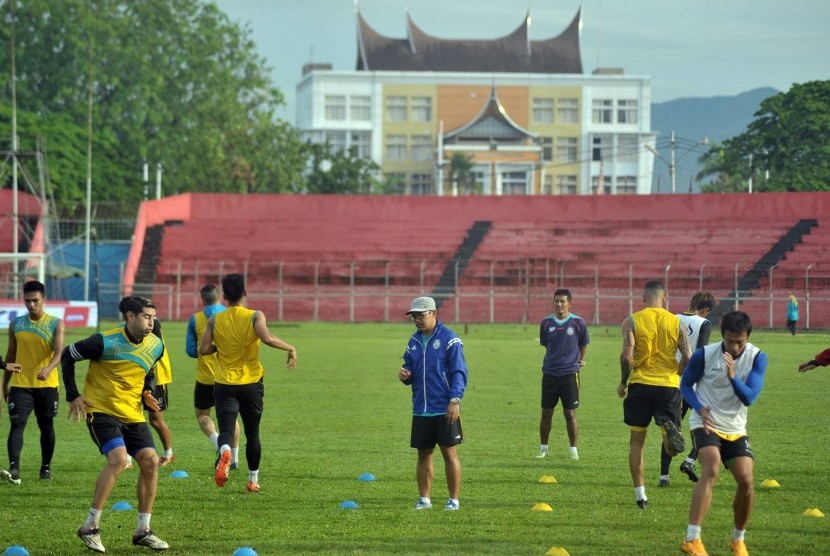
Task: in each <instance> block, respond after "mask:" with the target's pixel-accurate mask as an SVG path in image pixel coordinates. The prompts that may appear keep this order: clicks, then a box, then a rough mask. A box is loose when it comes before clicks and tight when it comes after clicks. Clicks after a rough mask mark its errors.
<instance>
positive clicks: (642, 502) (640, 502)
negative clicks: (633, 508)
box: [637, 498, 648, 510]
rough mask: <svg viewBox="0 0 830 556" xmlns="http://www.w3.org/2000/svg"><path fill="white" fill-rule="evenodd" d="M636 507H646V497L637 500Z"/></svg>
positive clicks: (643, 508)
mask: <svg viewBox="0 0 830 556" xmlns="http://www.w3.org/2000/svg"><path fill="white" fill-rule="evenodd" d="M637 507H638V508H640V509H641V510H645V509H646V508H648V498H643V499H642V500H637Z"/></svg>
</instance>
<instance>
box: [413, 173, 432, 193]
mask: <svg viewBox="0 0 830 556" xmlns="http://www.w3.org/2000/svg"><path fill="white" fill-rule="evenodd" d="M412 194H413V195H432V174H412Z"/></svg>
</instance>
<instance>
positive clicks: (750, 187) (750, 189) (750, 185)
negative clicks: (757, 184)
mask: <svg viewBox="0 0 830 556" xmlns="http://www.w3.org/2000/svg"><path fill="white" fill-rule="evenodd" d="M749 192H750V193H752V153H749Z"/></svg>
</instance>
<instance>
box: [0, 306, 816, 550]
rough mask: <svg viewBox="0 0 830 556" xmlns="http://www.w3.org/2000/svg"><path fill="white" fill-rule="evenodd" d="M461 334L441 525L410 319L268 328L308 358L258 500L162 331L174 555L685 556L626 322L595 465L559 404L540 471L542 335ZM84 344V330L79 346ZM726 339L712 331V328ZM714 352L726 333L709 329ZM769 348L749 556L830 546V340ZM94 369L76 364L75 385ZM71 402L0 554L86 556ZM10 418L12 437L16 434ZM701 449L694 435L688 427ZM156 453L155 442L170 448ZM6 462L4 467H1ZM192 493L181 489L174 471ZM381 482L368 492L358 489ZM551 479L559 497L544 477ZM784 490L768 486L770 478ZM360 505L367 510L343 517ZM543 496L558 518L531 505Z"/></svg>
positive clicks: (593, 359)
mask: <svg viewBox="0 0 830 556" xmlns="http://www.w3.org/2000/svg"><path fill="white" fill-rule="evenodd" d="M451 326H452V327H453V328H454V329H455V330H456V331H457V332H458V333H459V334H460V335H461V336H462V338H463V340H464V345H465V352H466V355H467V360H468V365H469V368H470V377H469V384H468V389H467V393H466V395H465V398H464V401H463V403H462V421H463V424H464V434H465V439H466V441H465V443H464V444H463V445H462V446H461V447H460V448H459V454H460V458H461V463H462V466H463V482H462V492H461V511H459V512H444V511H442V510H441V508H442V507H443V503H444V502H445V501H446V484H445V481H444V473H443V464H442V463H443V462H442V460H441V457H440V454H438V453H436V456H435V471H436V473H435V481H434V484H433V493H432V499H433V503H434V504H435V507H434V509H433V510H432V511H423V512H415V511H413V510H412V505H413V504H414V503H415V501H416V499H417V494H418V493H417V488H416V482H415V459H416V458H415V452H414V450H412V449H411V448H409V423H410V411H411V404H410V397H409V390H408V388H406V387H404V386H402V385H401V384H400V383H399V382H398V380H397V371H398V369H399V367H400V362H401V354H402V353H403V349H404V347H405V344H406V339H407V337H408V336H409V334H410V333H411V331H412V327H411V325H409V324H400V325H397V324H394V325H389V324H324V323H302V324H296V325H291V324H284V325H278V326H272V330H274V331H275V332H276V333H277V334H278V335H280V336H281V337H283V338H284V339H286V340H287V341H289V342H291V343H294V344H295V345H296V346H297V348H298V350H299V365H298V367H297V369H296V370H295V371H293V372H288V371H287V370H285V369H284V367H283V362H284V356H285V353H284V352H281V351H276V350H271V349H267V348H263V349H262V356H263V359H264V361H265V363H266V373H267V374H266V379H265V383H266V395H265V414H264V417H263V421H262V427H261V437H262V444H263V459H262V465H261V470H260V483H261V485H262V491H261V492H260V493H259V494H256V495H250V494H246V493H245V492H244V490H245V483H246V481H247V478H246V473H247V466H246V464H245V460H244V438H243V442H242V448H241V450H240V452H241V453H240V470H239V471H235V472H232V474H231V477H230V480H229V481H228V485H227V486H226V487H225V488H224V489H219V488H217V487H216V486H215V485H214V484H213V464H214V458H215V455H214V452H213V450H212V448H211V446H210V443H209V441H208V440H207V438H206V437H205V436H204V435H203V434H202V433H201V431H200V430H199V428H198V425H197V424H196V420H195V418H194V415H193V409H192V397H193V393H192V390H193V380H194V376H195V372H194V362H193V360H190V359H189V358H188V357H187V356H186V355H185V354H184V347H183V346H184V330H185V326H184V324H180V323H167V324H165V326H164V332H165V339H166V341H167V344H168V346H169V349H170V353H171V357H172V360H173V370H174V375H173V377H174V382H173V384H172V385H171V388H170V399H171V409H170V410H169V411H168V412H167V413H166V414H165V417H166V420H167V422H168V424H169V425H170V428H171V430H172V433H173V445H174V450H175V452H176V456H177V460H176V461H175V463H174V464H173V465H172V466H169V467H165V468H162V469H161V470H160V474H159V488H158V497H157V500H156V504H155V508H154V512H153V521H152V526H153V528H154V529H155V530H156V531H157V533H158V535H159V536H160V537H161V538H163V539H165V540H166V541H167V542H169V543H170V546H171V549H170V550H169V552H168V553H169V554H188V555H192V554H205V555H222V554H227V555H230V554H232V553H233V552H234V551H235V550H236V549H237V548H239V547H242V546H250V547H253V548H254V549H255V550H256V551H257V553H258V554H260V555H265V554H428V553H433V554H453V553H454V554H539V555H542V554H545V553H546V552H547V551H548V550H549V549H550V548H551V547H554V546H562V547H565V549H566V550H567V551H568V552H569V553H570V554H571V555H573V556H576V555H578V554H590V555H597V554H599V555H601V554H679V553H680V551H679V547H680V544H681V542H682V540H683V535H684V533H685V528H686V523H687V517H688V508H689V501H690V496H691V491H692V483H690V482H689V481H688V480H687V479H686V477H685V476H684V475H682V474H681V473H680V472H679V471H678V469H677V466H678V465H679V463H680V461H682V460H681V459H680V458H678V459H675V462H674V463H673V465H672V483H671V486H670V487H669V488H663V489H658V488H657V482H658V475H659V459H660V458H659V445H658V443H657V438H658V435H659V432H658V430H657V429H656V428H655V427H652V429H651V430H650V431H649V440H648V442H647V446H646V454H647V461H646V477H647V481H646V488H647V493H648V496H649V500H650V506H649V508H648V510H646V511H641V510H638V509H637V508H636V506H635V504H634V496H633V491H632V485H631V479H630V475H629V472H628V465H627V457H628V429H627V427H626V426H625V425H624V424H623V423H622V402H621V400H620V399H619V398H618V397H617V395H616V392H615V388H616V384H617V381H618V380H619V364H618V357H619V351H620V337H619V332H618V330H617V329H616V328H604V327H594V328H591V340H592V341H591V345H590V346H589V349H588V354H587V357H586V359H587V361H588V364H587V366H586V367H585V368H584V370H583V371H582V375H581V377H582V378H581V385H582V386H581V403H580V406H581V407H580V410H579V413H578V417H579V424H580V441H579V449H580V456H581V458H582V459H581V460H580V461H576V462H574V461H570V460H568V458H567V436H566V434H565V426H564V422H563V419H562V413H561V410H560V409H557V410H556V412H555V414H554V423H553V431H552V433H551V442H550V444H551V448H550V455H549V456H548V458H547V459H544V460H537V459H535V458H534V457H533V456H534V455H535V454H536V452H537V450H538V420H539V395H540V394H539V388H540V370H539V369H540V365H541V360H542V355H543V350H542V348H541V347H540V346H539V345H538V339H537V334H538V331H537V327H536V325H535V324H533V325H529V326H526V327H525V326H517V325H469V326H465V325H451ZM88 333H89V331H75V330H71V329H70V332H69V334H68V338H67V341H72V340H75V339H79V338H81V337H83V336H85V335H86V334H88ZM715 335H717V334H715ZM713 338H714V335H713ZM752 340H753V342H754V343H756V345H758V346H760V347H761V349H763V350H764V351H766V352H767V353H768V354H769V360H770V366H769V369H768V371H767V381H766V386H765V388H764V392H763V393H762V394H761V397H760V398H759V400H758V401H757V402H756V404H755V405H754V406H753V407H751V408H750V412H749V434H750V436H751V438H752V444H753V449H754V452H755V454H756V493H757V495H756V503H755V510H754V512H753V515H752V517H751V519H750V524H749V531H748V533H747V545H748V547H749V549H750V551H751V552H752V553H753V554H778V555H785V554H792V555H804V554H820V553H826V552H827V543H828V541H830V529H829V528H828V521H827V520H826V519H817V518H810V517H802V513H803V512H804V510H806V509H807V508H813V507H818V508H820V509H821V510H822V511H825V512H827V511H828V510H830V483H828V475H829V474H830V471H828V466H827V457H828V451H827V446H828V440H830V438H828V437H830V432H828V431H830V415H829V414H828V412H827V410H826V391H827V388H828V384H830V369H823V368H819V369H816V370H814V371H811V372H810V373H807V374H801V375H800V374H799V373H797V372H796V367H797V364H798V363H799V362H800V361H804V360H806V359H808V358H810V357H812V356H813V355H814V354H815V353H817V352H818V351H820V350H821V349H824V348H825V347H827V346H826V344H827V340H828V336H827V335H826V334H808V335H807V334H805V335H799V336H796V337H792V336H790V335H789V334H786V333H784V332H768V331H760V330H759V331H756V332H755V333H754V334H753V335H752ZM85 368H86V365H85V364H81V365H79V367H78V370H79V384H81V383H82V377H83V374H84V372H85ZM67 411H68V404H66V403H65V402H62V403H61V407H60V415H59V418H58V419H57V420H56V434H57V448H56V453H55V457H54V460H53V464H52V469H53V477H54V479H53V480H52V481H49V482H46V481H39V480H38V479H37V472H38V467H39V463H40V454H39V452H40V449H39V444H38V430H37V425H36V423H35V421H34V418H31V419H30V421H29V426H28V427H27V430H26V437H25V441H26V444H25V447H24V450H23V455H22V463H21V472H22V477H23V483H22V485H20V486H18V487H15V486H12V485H8V484H0V550H4V549H5V547H8V546H10V545H15V544H17V545H22V546H24V547H26V549H27V550H28V551H29V552H30V553H31V554H32V555H39V554H82V553H87V550H86V549H85V548H84V547H83V545H82V543H81V541H80V540H79V539H78V538H77V537H76V536H75V531H76V530H77V528H78V527H79V526H80V524H81V523H82V521H83V519H84V516H85V515H86V512H87V510H88V508H89V504H90V501H91V496H92V490H93V485H94V481H95V477H96V476H97V474H98V472H99V470H100V469H101V467H102V465H103V462H104V460H103V458H102V456H101V455H100V454H99V453H98V452H97V450H96V449H95V447H94V445H93V444H92V442H91V440H90V439H89V435H88V432H87V430H86V427H85V426H84V425H83V424H72V423H69V422H68V421H67V420H66V418H65V417H66V414H67ZM8 426H9V425H8V418H7V416H6V411H4V413H3V417H2V419H0V438H2V439H5V438H6V436H7V434H8ZM683 432H684V436H687V432H688V431H687V426H686V424H684V427H683ZM156 441H157V444H158V439H157V437H156ZM2 461H3V463H4V464H5V456H4V457H3V460H2ZM177 469H178V470H185V471H187V472H188V474H189V478H186V479H174V478H171V477H170V475H171V473H172V472H173V471H174V470H177ZM364 472H370V473H372V474H374V475H375V476H376V478H377V480H376V481H373V482H362V481H358V476H359V475H360V474H362V473H364ZM137 473H138V470H137V468H135V469H133V470H126V471H124V473H123V474H122V475H121V477H120V479H119V481H118V484H117V485H116V487H115V489H114V490H113V493H112V495H111V496H110V498H109V500H108V502H107V507H106V509H105V512H104V516H103V518H102V522H101V526H102V537H103V541H104V544H105V546H106V547H107V550H108V553H115V554H118V553H131V552H135V551H142V550H145V549H140V548H134V547H133V546H132V545H131V542H130V538H131V535H132V531H133V528H134V526H135V520H136V513H135V510H132V511H126V512H117V511H113V510H112V506H113V504H115V503H116V502H117V501H120V500H125V501H128V502H130V503H131V504H132V505H133V506H134V507H135V506H136V496H135V483H136V477H137ZM544 474H551V475H554V476H555V477H556V479H557V481H558V482H557V483H556V484H542V483H539V482H538V480H539V478H540V477H541V476H542V475H544ZM766 478H772V479H776V480H777V481H778V482H779V483H780V484H781V488H778V489H773V490H765V489H763V488H761V487H760V483H761V481H762V480H763V479H766ZM733 494H734V481H733V480H732V477H731V475H730V474H729V473H728V472H727V471H724V472H723V473H722V475H721V478H720V479H719V481H718V483H717V485H716V487H715V492H714V497H713V502H712V508H711V510H710V512H709V515H708V516H707V518H706V520H705V522H704V523H703V539H704V542H705V543H706V545H707V548H708V549H709V552H710V554H713V555H718V554H729V536H730V533H731V529H732V509H731V507H732V496H733ZM346 500H353V501H355V502H356V503H357V504H358V505H359V506H360V508H359V509H357V510H341V509H340V503H341V502H343V501H346ZM538 502H545V503H547V504H549V505H550V506H551V507H552V508H553V511H552V512H536V511H531V507H532V506H533V505H534V504H536V503H538Z"/></svg>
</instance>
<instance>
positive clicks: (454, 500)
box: [450, 498, 460, 506]
mask: <svg viewBox="0 0 830 556" xmlns="http://www.w3.org/2000/svg"><path fill="white" fill-rule="evenodd" d="M450 502H452V503H453V504H455V505H456V506H460V504H459V503H458V498H450Z"/></svg>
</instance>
